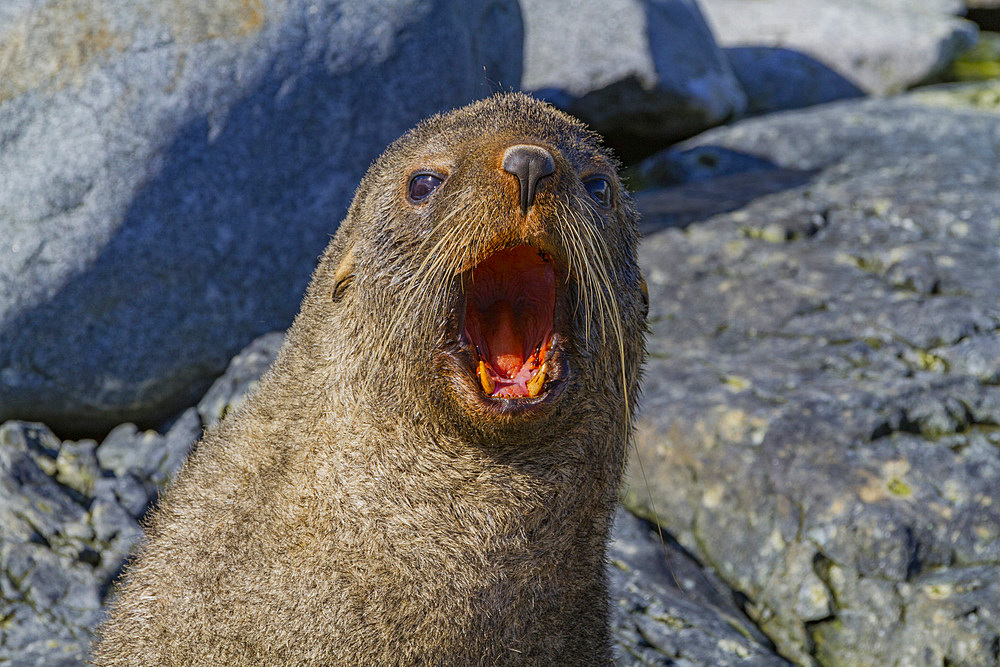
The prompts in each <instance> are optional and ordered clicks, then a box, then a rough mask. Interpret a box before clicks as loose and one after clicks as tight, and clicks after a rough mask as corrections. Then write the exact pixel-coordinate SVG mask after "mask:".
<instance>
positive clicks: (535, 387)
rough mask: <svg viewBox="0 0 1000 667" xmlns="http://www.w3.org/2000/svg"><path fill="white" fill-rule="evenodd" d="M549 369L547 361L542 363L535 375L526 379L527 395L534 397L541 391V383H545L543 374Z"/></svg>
mask: <svg viewBox="0 0 1000 667" xmlns="http://www.w3.org/2000/svg"><path fill="white" fill-rule="evenodd" d="M548 370H549V365H548V364H547V363H545V364H542V367H541V368H539V369H538V372H537V373H535V376H534V377H533V378H531V379H530V380H528V384H527V387H528V397H529V398H534V397H535V396H538V394H539V393H540V392H541V391H542V385H543V384H545V375H546V373H547V372H548Z"/></svg>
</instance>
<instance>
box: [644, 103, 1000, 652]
mask: <svg viewBox="0 0 1000 667" xmlns="http://www.w3.org/2000/svg"><path fill="white" fill-rule="evenodd" d="M946 90H952V93H953V94H955V96H956V98H957V99H959V100H961V99H967V96H963V95H962V94H960V93H961V91H962V90H964V89H959V90H958V91H955V90H954V89H946ZM940 92H941V91H928V92H927V93H922V94H920V95H907V96H904V97H901V98H897V99H893V100H867V101H851V102H840V103H834V104H831V105H826V106H824V107H817V108H814V109H810V110H804V111H798V112H789V113H785V114H780V115H774V116H770V117H766V118H760V119H754V120H752V121H742V122H740V123H737V124H736V125H734V126H732V127H728V128H724V129H719V130H713V131H711V132H708V133H706V134H704V135H702V136H700V137H698V138H697V139H696V140H695V141H693V142H691V143H688V144H685V145H683V146H680V147H678V148H677V149H676V150H675V151H674V152H673V153H672V154H671V156H666V157H661V158H659V160H658V162H659V169H660V170H661V171H664V170H665V171H667V172H671V173H674V174H675V175H676V174H681V175H683V174H694V175H697V177H698V178H701V181H699V182H697V183H695V184H690V183H689V184H688V185H686V186H674V188H676V189H678V190H683V188H684V187H692V186H693V185H698V186H699V187H700V188H701V192H702V194H703V195H704V196H706V197H707V196H708V194H707V193H708V191H709V190H710V189H711V187H712V184H713V178H712V177H711V171H712V169H713V168H715V167H716V166H717V167H718V169H719V174H720V177H719V178H718V179H717V182H716V183H715V184H716V185H717V186H718V188H719V189H720V190H721V191H729V189H730V179H733V178H736V177H738V176H739V175H740V173H739V172H740V171H741V169H752V170H751V171H745V172H743V173H744V175H746V176H751V175H755V177H756V179H757V181H758V185H759V183H760V182H762V181H763V180H764V179H766V175H767V173H768V169H769V168H770V169H771V173H774V174H775V175H776V177H777V178H778V179H779V180H782V179H789V174H798V176H797V178H796V179H790V180H787V181H785V182H786V183H787V185H786V188H785V189H784V190H782V191H775V189H771V190H770V193H769V194H768V193H767V190H765V189H763V188H761V189H760V196H758V197H756V198H753V197H751V198H749V199H748V200H745V201H743V202H739V201H735V200H734V201H733V202H732V204H733V210H731V211H729V212H725V213H719V212H718V211H717V210H716V211H713V212H715V213H717V214H716V215H714V216H712V217H708V218H707V219H704V220H702V221H695V220H694V216H693V215H692V212H691V211H690V210H689V211H687V215H688V218H687V220H686V221H685V222H686V223H688V224H689V226H687V227H686V229H676V228H675V229H665V230H662V229H661V231H657V232H653V233H651V234H650V235H649V236H648V237H647V238H646V240H645V242H644V245H643V247H642V249H641V263H642V265H643V267H644V270H645V272H646V277H647V280H648V281H649V290H650V299H651V303H652V307H651V317H652V329H653V335H652V338H651V344H650V351H651V356H652V358H651V360H650V363H649V364H648V368H647V375H646V380H645V385H644V392H643V395H644V402H643V415H644V416H643V417H642V419H641V422H640V427H639V432H638V443H637V444H638V452H639V454H640V455H641V458H642V460H643V462H644V464H645V470H646V473H647V477H648V482H649V488H650V490H651V497H652V498H654V499H655V502H656V506H657V509H658V511H659V516H660V518H661V519H662V520H663V521H664V523H665V525H666V527H668V528H669V529H670V531H671V532H672V533H673V534H674V535H676V536H677V538H678V540H679V541H680V543H681V544H683V545H684V546H685V547H686V548H688V549H690V550H691V551H692V553H694V554H695V555H696V556H697V557H698V558H699V560H700V561H702V562H703V563H705V564H706V565H708V566H710V567H712V568H713V569H714V570H715V571H716V572H717V573H718V574H719V576H720V577H721V578H722V579H724V580H725V581H726V582H727V583H728V584H729V585H730V586H732V587H733V588H734V589H735V590H737V591H740V592H741V593H742V595H744V596H745V599H746V605H745V608H746V610H747V612H748V613H749V614H750V616H751V617H752V618H753V619H754V620H755V621H756V622H757V624H758V626H759V627H760V628H761V629H762V630H763V631H764V632H765V633H766V634H767V635H768V636H769V637H770V638H771V639H772V640H773V641H774V642H775V644H776V645H777V647H778V650H779V652H780V653H781V654H782V655H784V656H786V657H788V658H790V659H792V660H793V661H795V662H797V663H799V664H803V665H812V664H822V665H874V664H882V665H900V666H902V665H908V666H909V665H914V666H922V665H928V666H930V665H934V666H940V665H942V664H946V665H948V664H953V665H958V664H961V665H969V666H975V665H996V664H997V661H998V660H1000V655H998V652H1000V484H998V480H1000V175H998V171H997V166H996V165H997V156H998V155H1000V114H998V113H996V112H995V111H992V112H991V111H984V110H983V109H982V108H969V109H961V108H955V107H951V108H949V107H945V106H942V105H939V104H937V103H933V104H931V103H930V102H925V100H930V99H933V98H934V96H935V95H936V94H939V93H940ZM928 95H929V96H930V97H928ZM741 155H742V156H744V157H743V158H742V159H738V157H737V156H741ZM699 156H701V158H703V159H699ZM720 156H723V157H725V159H720ZM748 156H752V157H748ZM671 161H673V162H674V168H673V170H670V169H666V168H665V165H666V164H667V163H669V162H671ZM768 164H770V165H771V166H770V167H768ZM749 165H752V167H750V166H749ZM669 193H670V190H668V191H665V192H662V193H661V195H662V196H663V197H664V198H669ZM671 222H672V221H671V220H667V221H666V222H665V223H664V225H669V224H671ZM673 222H676V221H673ZM690 223H694V224H690ZM661 227H662V225H658V224H657V221H656V220H655V216H652V219H650V220H647V228H648V229H651V230H655V229H658V228H661ZM635 469H636V468H635V466H634V465H633V471H635ZM632 488H633V489H642V491H641V492H634V493H632V494H631V497H630V501H629V502H630V505H631V506H632V507H633V508H636V509H637V510H639V511H640V512H641V511H646V512H647V513H648V511H649V508H648V500H647V499H646V492H645V484H643V483H642V480H641V478H637V477H635V476H633V481H632Z"/></svg>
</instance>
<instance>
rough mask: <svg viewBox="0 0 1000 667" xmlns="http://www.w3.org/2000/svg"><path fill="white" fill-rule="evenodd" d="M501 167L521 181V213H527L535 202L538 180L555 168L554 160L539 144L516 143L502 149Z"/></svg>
mask: <svg viewBox="0 0 1000 667" xmlns="http://www.w3.org/2000/svg"><path fill="white" fill-rule="evenodd" d="M503 169H504V171H506V172H509V173H511V174H514V175H515V176H517V180H518V181H519V182H520V183H521V213H523V214H524V215H527V214H528V209H529V208H531V205H532V204H534V203H535V187H536V186H537V185H538V181H540V180H541V179H542V178H544V177H545V176H549V175H550V174H552V172H554V171H555V170H556V161H555V160H554V159H552V153H549V152H548V151H547V150H545V149H544V148H542V147H541V146H531V145H528V144H517V145H516V146H511V147H510V148H508V149H507V150H505V151H504V153H503Z"/></svg>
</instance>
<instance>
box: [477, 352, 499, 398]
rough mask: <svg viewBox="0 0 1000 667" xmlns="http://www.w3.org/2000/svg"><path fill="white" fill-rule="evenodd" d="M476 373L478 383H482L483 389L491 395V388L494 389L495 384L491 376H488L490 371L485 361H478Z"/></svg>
mask: <svg viewBox="0 0 1000 667" xmlns="http://www.w3.org/2000/svg"><path fill="white" fill-rule="evenodd" d="M476 375H478V376H479V383H480V384H481V385H483V391H485V392H486V393H487V394H488V395H490V396H492V395H493V390H494V389H496V384H495V383H494V382H493V378H492V377H491V376H490V372H489V370H488V369H487V368H486V362H485V361H482V360H480V361H479V366H478V367H477V368H476Z"/></svg>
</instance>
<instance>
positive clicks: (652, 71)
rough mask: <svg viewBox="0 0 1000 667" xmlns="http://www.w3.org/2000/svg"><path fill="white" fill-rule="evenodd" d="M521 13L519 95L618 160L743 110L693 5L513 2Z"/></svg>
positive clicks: (649, 0) (634, 0) (653, 0)
mask: <svg viewBox="0 0 1000 667" xmlns="http://www.w3.org/2000/svg"><path fill="white" fill-rule="evenodd" d="M521 10H522V13H523V14H524V24H525V35H524V40H525V45H524V54H525V55H524V76H523V78H522V80H521V86H522V88H524V89H525V90H529V91H534V92H535V93H536V94H537V95H539V96H540V97H543V98H545V99H547V100H549V101H550V102H552V103H554V104H556V105H558V106H561V107H562V108H565V109H566V110H568V111H569V112H570V113H572V114H574V115H576V116H578V117H580V118H582V119H583V120H584V121H586V122H587V123H589V124H590V125H591V127H593V128H594V129H595V130H597V131H598V132H600V133H601V134H602V135H604V137H605V138H606V139H607V140H608V142H609V143H610V144H611V145H612V146H613V147H615V148H616V149H617V150H618V151H619V152H620V153H622V154H624V155H626V156H629V155H633V154H642V155H649V154H650V153H652V152H653V151H655V150H656V149H657V148H660V147H665V146H666V145H668V144H670V143H672V142H674V141H677V140H679V139H684V138H687V137H690V136H692V135H694V134H696V133H698V132H700V131H702V130H704V129H707V128H709V127H713V126H715V125H718V124H719V123H720V122H722V121H724V120H726V119H728V118H729V117H731V116H734V115H739V114H740V113H741V112H742V111H743V107H744V106H745V99H744V95H743V91H742V90H741V89H740V87H739V84H738V83H737V82H736V80H735V79H734V78H733V74H732V72H731V71H730V69H729V64H728V63H727V61H726V58H725V56H724V55H723V54H722V52H721V51H720V50H719V48H718V46H717V45H716V44H715V40H714V39H713V37H712V33H711V32H710V31H709V29H708V26H707V25H706V24H705V19H704V18H703V17H702V15H701V12H700V11H699V9H698V5H697V4H696V3H695V2H694V0H610V1H607V2H594V1H593V0H521Z"/></svg>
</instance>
